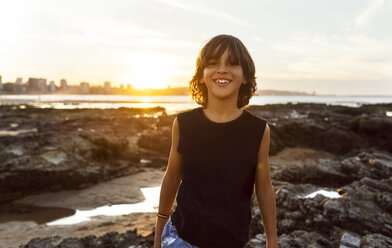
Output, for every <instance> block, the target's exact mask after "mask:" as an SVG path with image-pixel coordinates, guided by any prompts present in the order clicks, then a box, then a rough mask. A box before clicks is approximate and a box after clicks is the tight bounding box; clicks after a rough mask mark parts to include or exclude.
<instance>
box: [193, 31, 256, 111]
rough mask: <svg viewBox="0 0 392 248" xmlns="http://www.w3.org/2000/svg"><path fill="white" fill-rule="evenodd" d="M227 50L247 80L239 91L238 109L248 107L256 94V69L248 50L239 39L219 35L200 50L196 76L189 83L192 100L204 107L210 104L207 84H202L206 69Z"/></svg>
mask: <svg viewBox="0 0 392 248" xmlns="http://www.w3.org/2000/svg"><path fill="white" fill-rule="evenodd" d="M227 49H228V53H229V59H230V60H231V61H233V62H236V63H239V64H240V65H241V67H242V71H243V73H244V78H245V80H246V84H241V87H240V89H239V93H238V101H237V106H238V108H242V107H243V106H246V105H248V104H249V100H250V98H251V97H252V96H253V95H254V93H255V92H256V89H257V84H256V77H255V73H256V69H255V65H254V62H253V59H252V57H251V56H250V54H249V52H248V50H247V49H246V47H245V46H244V44H243V43H242V42H241V41H240V40H239V39H238V38H236V37H234V36H232V35H226V34H222V35H218V36H215V37H213V38H212V39H210V40H209V41H208V42H207V43H206V44H205V45H204V46H203V48H202V49H201V50H200V53H199V56H198V57H197V60H196V70H195V74H194V75H193V77H192V80H191V81H190V82H189V91H190V93H191V97H192V99H193V100H194V101H195V102H196V103H197V104H200V105H202V106H203V107H207V104H208V97H207V95H208V90H207V87H206V85H205V83H200V81H201V80H202V79H203V72H204V68H205V67H206V66H207V62H208V61H209V60H211V59H219V58H220V57H221V56H222V54H223V53H224V52H225V51H226V50H227Z"/></svg>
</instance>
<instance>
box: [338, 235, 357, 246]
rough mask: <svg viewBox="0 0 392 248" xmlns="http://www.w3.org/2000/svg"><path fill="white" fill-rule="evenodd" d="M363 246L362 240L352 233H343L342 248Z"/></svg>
mask: <svg viewBox="0 0 392 248" xmlns="http://www.w3.org/2000/svg"><path fill="white" fill-rule="evenodd" d="M360 244H361V238H359V237H357V236H355V235H352V234H350V233H343V235H342V238H341V240H340V247H352V248H357V247H359V245H360Z"/></svg>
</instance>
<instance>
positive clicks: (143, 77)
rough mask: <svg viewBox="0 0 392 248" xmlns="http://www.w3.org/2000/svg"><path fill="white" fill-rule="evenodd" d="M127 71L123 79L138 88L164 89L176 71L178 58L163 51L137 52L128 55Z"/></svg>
mask: <svg viewBox="0 0 392 248" xmlns="http://www.w3.org/2000/svg"><path fill="white" fill-rule="evenodd" d="M127 64H128V66H129V73H128V75H126V76H125V78H124V81H126V82H127V83H130V84H131V85H132V87H133V88H138V89H147V88H151V89H164V88H167V87H168V85H169V81H170V78H171V77H173V76H174V75H175V73H176V71H177V72H178V64H179V63H178V58H177V57H175V56H173V55H169V54H164V53H152V52H138V53H132V54H130V55H129V57H128V62H127Z"/></svg>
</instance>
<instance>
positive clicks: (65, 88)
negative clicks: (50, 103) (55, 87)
mask: <svg viewBox="0 0 392 248" xmlns="http://www.w3.org/2000/svg"><path fill="white" fill-rule="evenodd" d="M60 89H61V91H62V92H67V91H68V85H67V80H65V79H61V80H60Z"/></svg>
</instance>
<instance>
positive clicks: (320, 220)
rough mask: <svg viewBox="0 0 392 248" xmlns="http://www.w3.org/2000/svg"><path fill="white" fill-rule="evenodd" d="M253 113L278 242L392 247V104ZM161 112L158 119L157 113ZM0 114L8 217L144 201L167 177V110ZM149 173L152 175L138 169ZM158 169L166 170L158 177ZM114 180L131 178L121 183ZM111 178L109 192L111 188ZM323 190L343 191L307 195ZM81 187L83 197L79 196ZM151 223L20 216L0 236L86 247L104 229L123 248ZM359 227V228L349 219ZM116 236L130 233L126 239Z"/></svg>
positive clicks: (257, 228) (1, 110) (1, 176)
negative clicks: (266, 158) (149, 188)
mask: <svg viewBox="0 0 392 248" xmlns="http://www.w3.org/2000/svg"><path fill="white" fill-rule="evenodd" d="M247 110H248V111H250V112H252V113H253V114H255V115H257V116H259V117H261V118H264V119H266V120H267V122H268V124H269V126H270V129H271V144H270V167H271V177H272V181H273V186H274V189H275V196H276V203H277V225H278V232H279V233H278V235H279V239H280V242H283V243H284V242H288V243H290V242H291V243H293V242H294V243H295V244H296V245H297V246H299V247H303V246H305V247H306V245H312V244H313V245H316V244H320V242H324V243H323V244H326V247H338V246H339V244H341V240H342V239H343V236H344V235H346V236H347V235H352V236H353V237H354V238H353V239H356V240H362V241H358V242H362V243H363V244H366V243H369V242H370V241H369V240H371V241H372V242H381V243H382V242H384V243H385V242H386V243H385V244H389V243H388V242H390V243H391V245H392V240H389V239H388V237H389V236H392V229H391V230H389V229H386V228H385V227H388V225H389V223H391V226H392V216H391V215H390V214H388V213H389V212H390V211H389V210H390V209H392V202H391V201H390V200H389V199H390V198H388V195H390V194H391V193H392V190H390V187H389V186H388V185H390V180H391V177H392V169H391V168H392V164H391V161H392V147H391V144H390V143H389V140H391V139H392V132H391V130H392V119H391V116H388V115H387V114H386V113H388V112H392V104H375V105H374V104H373V105H366V106H362V107H358V108H354V107H344V106H331V105H326V104H308V103H301V104H271V105H259V106H255V105H250V106H249V107H247ZM162 111H163V112H162ZM157 112H159V113H162V114H160V115H155V114H156V113H157ZM147 113H148V116H145V114H147ZM0 118H1V120H2V122H0V130H3V131H4V132H10V133H13V134H15V135H10V134H8V135H7V133H6V135H0V166H1V168H0V170H1V171H2V172H1V173H0V199H1V201H2V202H3V206H4V205H6V206H8V208H7V207H3V208H0V215H3V216H6V215H7V213H8V216H10V215H9V213H10V212H12V211H14V214H19V217H20V216H22V215H24V217H26V216H27V215H28V214H37V215H38V214H41V218H42V220H48V218H49V217H50V215H53V216H55V217H59V216H60V215H70V214H72V213H73V212H72V211H74V210H73V209H78V208H80V209H83V208H90V207H92V206H95V207H97V206H99V205H103V204H105V205H106V204H107V203H108V202H112V203H113V204H117V203H123V202H128V203H135V202H137V201H140V200H142V198H141V197H140V192H139V187H142V185H144V184H143V182H144V181H145V182H152V181H151V180H157V181H155V182H156V184H159V183H160V179H159V177H162V175H163V172H164V169H165V166H166V164H167V160H168V154H169V150H170V142H171V140H170V138H171V126H172V122H173V119H174V118H175V115H167V113H166V114H165V110H164V109H163V110H162V109H148V110H145V109H127V108H121V109H105V110H103V109H74V110H72V109H71V110H57V109H39V108H22V109H20V108H15V109H13V108H12V107H9V108H7V107H5V106H0ZM20 130H29V131H28V132H27V131H23V132H19V131H20ZM143 171H145V172H146V174H145V175H149V176H146V177H143V176H140V175H142V173H143ZM151 173H158V176H156V178H155V179H151V178H150V177H151ZM159 173H161V174H159ZM132 176H135V178H137V177H141V178H142V179H140V181H138V180H136V179H135V180H132V181H134V182H133V183H134V184H135V185H137V187H136V186H135V187H136V190H130V189H129V187H130V186H126V185H129V183H131V184H132V182H130V181H127V180H126V178H128V177H132ZM124 178H125V179H124ZM116 180H119V181H121V180H125V181H121V183H117V184H113V182H114V181H116ZM158 181H159V182H158ZM105 185H112V186H113V187H108V188H111V189H110V190H109V191H105V190H103V189H102V188H105V187H104V186H105ZM135 187H134V189H135ZM322 189H325V190H330V191H333V193H335V195H336V194H338V195H339V196H340V197H338V198H333V199H332V198H329V197H327V196H324V195H321V194H318V195H316V196H315V197H314V198H306V197H305V198H304V197H302V196H304V195H308V194H310V193H313V192H315V191H317V190H322ZM101 191H102V192H106V193H105V194H101ZM75 192H85V193H84V194H82V193H80V194H79V198H77V197H76V196H77V195H78V194H77V193H75ZM299 196H300V197H299ZM67 200H68V201H67ZM12 202H14V205H12V204H11V203H12ZM94 203H95V205H94ZM17 204H19V205H17ZM22 204H24V205H22ZM29 204H30V205H29ZM31 204H39V207H31ZM369 206H371V207H369ZM44 207H45V208H46V209H44ZM58 207H62V208H61V209H59V208H58ZM7 211H8V212H7ZM70 211H71V212H70ZM13 217H15V218H14V220H15V219H17V217H16V215H14V216H13ZM19 217H18V218H19ZM60 217H61V216H60ZM45 218H46V219H45ZM25 219H26V218H25ZM154 220H155V216H154V214H151V213H145V214H129V215H124V216H117V217H104V216H98V217H95V218H94V219H93V221H90V222H88V223H85V224H86V225H84V224H82V223H81V224H76V225H73V226H74V227H73V229H69V228H68V227H65V226H62V227H57V229H56V230H57V231H56V232H55V233H56V235H57V236H56V235H54V234H53V233H54V231H53V230H54V229H50V228H52V226H50V227H48V226H46V225H43V224H38V225H37V224H36V223H35V222H34V221H26V222H17V221H12V222H8V223H6V224H4V225H0V236H4V237H6V238H7V242H9V243H10V244H11V243H15V242H16V241H15V240H14V239H13V238H14V237H18V238H21V239H22V240H23V242H24V244H26V243H27V242H29V240H27V239H32V238H38V237H39V238H38V239H35V240H34V241H32V242H38V243H39V242H41V243H39V244H40V245H38V246H35V247H43V246H44V245H43V244H44V243H45V244H52V245H53V244H58V243H59V242H63V241H61V240H63V239H64V238H66V237H76V238H79V242H90V241H89V240H91V238H87V239H84V237H86V235H96V236H101V235H104V236H105V237H106V238H105V240H106V241H107V242H112V243H111V244H113V246H116V245H115V244H116V242H117V241H116V240H119V239H121V240H122V239H123V238H126V239H127V242H128V243H127V244H132V245H133V244H138V245H139V244H143V245H142V247H150V245H151V231H152V227H153V224H154ZM352 222H354V223H357V224H356V225H349V224H347V223H352ZM260 223H261V219H260V213H259V211H258V210H257V208H253V209H252V222H251V229H250V231H251V233H250V234H251V236H250V237H251V240H250V241H249V242H250V243H249V244H250V246H249V247H254V245H253V246H252V244H257V243H260V242H261V243H262V242H263V239H265V237H264V236H263V229H262V225H261V224H260ZM299 227H300V228H299ZM134 228H137V229H138V233H139V234H143V235H145V239H144V237H142V236H140V237H137V235H136V231H134V232H131V233H129V231H130V230H132V229H134ZM367 230H372V231H371V233H369V231H367ZM113 231H115V232H117V234H116V235H118V233H125V232H126V233H128V234H125V236H121V237H120V236H116V235H114V234H113ZM53 235H54V236H53ZM113 235H114V236H113ZM309 235H310V236H311V237H312V239H308V238H307V237H310V236H309ZM96 236H94V237H96ZM131 236H132V238H130V239H129V237H131ZM45 237H51V238H45ZM263 237H264V238H263ZM97 239H98V238H96V239H95V238H94V239H93V240H97ZM81 240H83V241H81ZM300 240H306V241H300ZM106 241H105V242H106ZM4 242H5V241H4ZM42 242H43V243H42ZM64 242H65V241H64ZM69 242H71V241H69ZM94 242H95V241H94ZM97 242H101V241H99V240H98V241H97ZM296 242H299V243H296ZM301 242H302V243H301ZM304 242H305V243H304ZM294 243H293V244H294ZM370 243H371V242H370ZM381 243H380V244H381ZM384 243H382V244H384ZM95 244H97V243H95ZM305 244H306V245H305ZM382 246H383V245H381V246H380V247H382ZM15 247H17V246H15ZM49 247H52V246H49ZM53 247H54V246H53ZM71 247H73V246H71ZM92 247H96V246H94V245H93V246H92ZM363 247H367V246H363ZM384 247H385V245H384Z"/></svg>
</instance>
